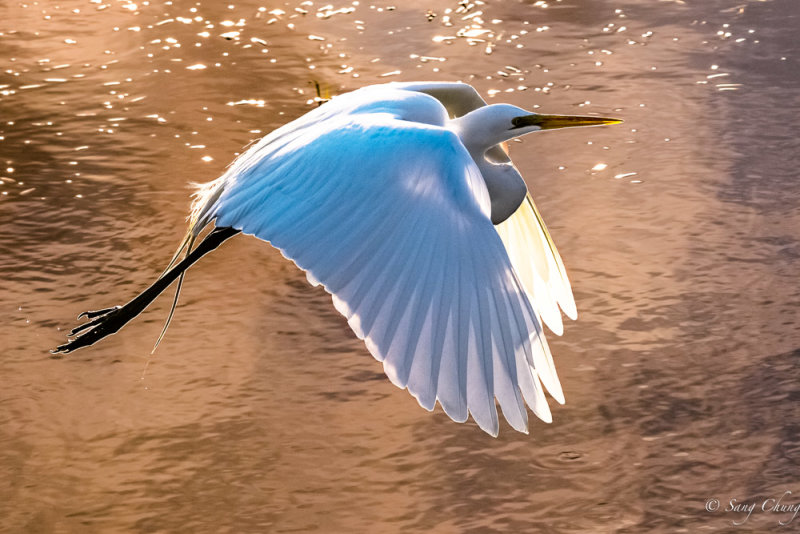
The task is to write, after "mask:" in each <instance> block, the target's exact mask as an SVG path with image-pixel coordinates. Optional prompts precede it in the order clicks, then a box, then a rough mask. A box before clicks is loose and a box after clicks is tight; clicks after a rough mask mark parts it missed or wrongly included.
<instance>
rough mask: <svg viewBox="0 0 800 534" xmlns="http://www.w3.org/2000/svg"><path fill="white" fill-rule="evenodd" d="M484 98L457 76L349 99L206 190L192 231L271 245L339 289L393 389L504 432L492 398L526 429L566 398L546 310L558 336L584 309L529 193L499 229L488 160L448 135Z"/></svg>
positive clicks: (316, 279)
mask: <svg viewBox="0 0 800 534" xmlns="http://www.w3.org/2000/svg"><path fill="white" fill-rule="evenodd" d="M424 93H427V94H424ZM484 105H485V102H484V101H483V100H482V99H481V98H480V96H479V95H478V94H477V92H475V90H474V89H473V88H472V87H470V86H468V85H465V84H458V83H410V84H387V85H382V86H371V87H366V88H363V89H360V90H358V91H354V92H352V93H348V94H345V95H342V96H339V97H336V98H334V99H332V100H331V101H330V102H328V103H326V104H324V105H322V106H321V107H319V108H317V109H315V110H313V111H311V112H309V113H307V114H306V115H304V116H303V117H300V118H299V119H297V120H295V121H293V122H291V123H289V124H287V125H285V126H283V127H281V128H279V129H278V130H275V131H274V132H272V133H271V134H269V135H267V136H266V137H265V138H264V139H262V140H261V141H259V142H258V143H256V144H255V145H254V146H253V147H251V148H250V149H249V150H247V151H246V152H245V153H244V154H242V155H241V156H240V157H239V158H238V159H237V160H236V161H235V162H234V163H233V164H232V165H231V167H230V168H229V169H228V171H227V172H226V173H225V174H224V175H223V176H221V177H220V178H219V179H218V180H216V181H214V182H212V183H211V184H208V185H206V186H204V187H203V188H202V189H201V190H200V191H199V193H198V196H197V199H196V201H195V204H194V207H193V214H192V231H193V232H194V233H195V235H196V234H197V233H199V232H200V230H201V229H202V228H203V227H204V226H206V225H208V224H209V223H211V222H214V224H216V226H218V227H224V226H231V227H233V228H235V229H240V230H242V231H243V232H244V233H246V234H253V235H255V236H257V237H259V238H261V239H263V240H265V241H269V242H270V243H271V244H272V245H273V246H275V247H277V248H278V249H280V250H281V252H282V253H283V254H284V255H285V256H286V257H287V258H289V259H291V260H292V261H294V262H295V263H296V264H297V265H298V266H299V267H300V268H301V269H304V270H305V271H306V272H307V275H308V278H309V281H310V282H312V283H321V284H322V285H323V286H324V287H325V289H326V290H327V291H328V292H329V293H331V295H332V297H333V303H334V306H335V307H336V309H337V310H338V311H339V312H340V313H342V314H343V315H344V316H345V317H346V318H347V321H348V324H349V325H350V327H351V328H352V329H353V331H354V332H355V333H356V335H357V336H358V337H360V338H362V339H363V340H364V341H365V343H366V346H367V348H368V350H369V351H370V353H371V354H372V355H373V356H374V357H375V358H376V359H377V360H379V361H382V362H383V364H384V369H385V371H386V373H387V375H388V376H389V379H390V380H391V381H392V382H393V383H394V384H395V385H397V386H398V387H401V388H408V390H409V392H410V393H411V394H412V395H413V396H414V397H416V398H417V400H418V401H419V403H420V405H422V406H423V407H425V408H426V409H428V410H432V409H433V408H434V405H435V403H436V401H438V402H439V403H440V404H441V406H442V408H443V409H444V410H445V412H446V413H447V414H448V415H449V416H450V417H451V418H453V419H454V420H456V421H465V420H466V419H467V417H468V415H469V414H471V415H472V417H473V418H474V419H475V421H476V422H477V423H478V425H479V426H480V427H481V428H482V429H483V430H485V431H486V432H488V433H490V434H492V435H497V433H498V429H499V420H498V414H497V410H496V407H495V406H496V405H495V399H497V402H498V403H499V405H500V407H501V409H502V412H503V415H504V416H505V418H506V420H507V421H508V422H509V423H510V424H511V426H512V427H513V428H515V429H517V430H519V431H521V432H527V424H528V422H527V419H528V416H527V410H526V409H525V405H526V404H527V405H528V406H529V407H530V408H531V410H532V411H533V412H534V413H535V414H536V415H537V416H538V417H539V418H541V419H543V420H544V421H548V422H549V421H551V415H550V410H549V408H548V405H547V401H546V400H545V397H544V392H543V387H542V385H544V388H546V389H547V390H548V391H549V392H550V394H551V395H552V396H553V397H554V398H555V399H556V400H557V401H558V402H561V403H563V402H564V397H563V393H562V390H561V385H560V383H559V380H558V376H557V374H556V371H555V367H554V365H553V360H552V356H551V354H550V350H549V348H548V346H547V343H546V341H545V339H544V333H543V330H542V323H541V321H540V317H541V319H543V320H544V321H545V323H546V324H547V325H548V326H549V327H550V328H551V329H552V330H553V331H554V332H555V333H557V334H559V335H560V334H561V331H562V329H563V327H562V322H561V315H560V311H559V306H560V307H561V309H563V310H564V312H565V313H566V314H567V315H568V316H569V317H571V318H573V319H574V318H575V316H576V311H575V303H574V300H573V298H572V291H571V289H570V285H569V281H568V279H567V276H566V272H565V270H564V266H563V264H562V262H561V259H560V257H559V256H558V252H557V251H556V249H555V246H554V245H553V242H552V240H551V239H550V236H549V234H548V233H547V230H546V228H545V226H544V223H543V222H542V220H541V217H540V216H539V214H538V212H537V211H536V208H535V206H534V204H533V201H532V200H531V199H530V196H527V197H526V198H525V200H524V202H522V205H521V206H520V208H519V209H518V210H517V211H516V212H515V213H514V214H513V215H512V216H511V217H510V218H509V219H508V220H506V221H505V222H503V223H501V224H500V225H499V226H494V225H493V224H492V223H491V220H490V210H491V207H490V198H489V194H488V192H487V188H486V184H485V180H484V176H483V175H482V174H481V170H480V169H479V165H478V164H477V163H476V161H475V160H474V159H473V157H472V156H471V155H470V153H469V152H468V151H467V149H465V147H464V145H463V144H462V143H461V140H460V138H459V136H458V133H457V132H456V131H454V129H452V128H448V124H449V123H450V119H451V118H452V117H455V116H460V115H463V114H465V113H468V112H469V111H472V110H474V109H476V108H479V107H482V106H484ZM511 136H512V135H509V137H511ZM497 150H499V149H492V151H493V152H492V153H493V154H494V153H495V152H496V151H497ZM495 155H497V154H495ZM497 159H500V160H502V159H503V157H502V156H498V157H497ZM505 159H506V160H507V158H505ZM498 164H503V165H511V164H510V161H505V162H501V163H498ZM482 166H484V165H482ZM513 170H514V172H516V170H515V169H513ZM520 179H521V178H520Z"/></svg>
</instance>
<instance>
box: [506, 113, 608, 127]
mask: <svg viewBox="0 0 800 534" xmlns="http://www.w3.org/2000/svg"><path fill="white" fill-rule="evenodd" d="M621 122H622V119H612V118H608V117H587V116H581V115H540V114H539V113H535V114H533V115H523V116H522V117H516V118H515V119H514V120H512V121H511V123H512V124H513V125H514V128H524V127H525V126H538V127H539V128H541V129H542V130H554V129H556V128H572V127H574V126H602V125H604V124H619V123H621Z"/></svg>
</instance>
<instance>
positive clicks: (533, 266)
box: [391, 82, 578, 336]
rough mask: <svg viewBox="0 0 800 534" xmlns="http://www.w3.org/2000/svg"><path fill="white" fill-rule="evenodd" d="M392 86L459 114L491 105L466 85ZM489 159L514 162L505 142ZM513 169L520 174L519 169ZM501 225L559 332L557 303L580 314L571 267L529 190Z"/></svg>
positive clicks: (537, 302)
mask: <svg viewBox="0 0 800 534" xmlns="http://www.w3.org/2000/svg"><path fill="white" fill-rule="evenodd" d="M391 85H392V86H393V87H397V88H399V89H405V90H408V91H417V92H420V93H425V94H428V95H430V96H432V97H434V98H436V99H437V100H439V101H440V102H441V104H442V105H443V106H444V107H445V109H447V112H448V113H449V114H450V116H451V117H460V116H462V115H465V114H467V113H469V112H470V111H472V110H474V109H477V108H479V107H482V106H485V105H486V101H485V100H483V98H481V96H480V94H479V93H478V92H477V91H476V90H475V89H474V88H473V87H472V86H470V85H467V84H465V83H459V82H399V83H393V84H391ZM486 157H487V158H488V159H489V160H490V161H491V162H492V163H495V164H503V165H512V166H513V164H512V163H511V159H510V158H509V157H508V154H507V153H506V151H505V150H504V148H503V147H501V146H500V145H496V146H493V147H492V148H490V149H489V150H488V151H487V153H486ZM513 172H517V173H518V171H517V170H516V168H514V169H513ZM521 179H522V177H521V176H520V180H521ZM496 228H497V232H498V233H499V234H500V237H501V238H502V239H503V243H504V244H505V246H506V250H507V251H508V255H509V257H510V258H511V263H512V265H513V266H514V269H515V270H516V272H517V274H518V275H519V277H520V279H521V280H522V285H523V287H524V288H525V290H526V291H527V293H528V296H529V297H530V300H531V302H532V303H533V305H534V308H535V309H536V311H537V312H538V313H539V314H540V315H541V317H542V319H543V320H544V322H545V324H546V325H547V326H548V327H549V328H550V329H551V330H552V331H553V332H554V333H555V334H556V335H559V336H560V335H561V334H562V333H563V330H564V325H563V322H562V321H561V312H560V311H559V309H558V307H559V306H561V309H562V310H563V311H564V313H565V314H566V315H567V316H568V317H569V318H570V319H573V320H574V319H576V318H577V316H578V313H577V310H576V308H575V300H574V299H573V296H572V288H571V287H570V283H569V279H568V278H567V271H566V269H565V268H564V264H563V262H562V261H561V257H560V256H559V254H558V250H556V246H555V243H553V240H552V238H551V237H550V234H549V232H548V231H547V227H546V226H545V224H544V220H543V219H542V217H541V215H540V214H539V211H538V210H537V209H536V205H535V204H534V203H533V198H531V195H530V193H528V195H527V197H526V198H525V200H524V201H523V203H522V205H521V206H520V207H519V208H518V209H517V211H516V212H515V213H514V214H513V215H512V216H511V217H510V218H509V219H508V220H506V221H504V222H503V223H501V224H499V225H498V226H497V227H496Z"/></svg>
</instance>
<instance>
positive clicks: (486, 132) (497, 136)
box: [454, 104, 622, 152]
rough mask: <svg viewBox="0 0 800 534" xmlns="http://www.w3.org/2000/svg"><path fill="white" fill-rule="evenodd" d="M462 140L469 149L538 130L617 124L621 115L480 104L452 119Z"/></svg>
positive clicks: (478, 148)
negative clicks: (558, 112) (553, 112)
mask: <svg viewBox="0 0 800 534" xmlns="http://www.w3.org/2000/svg"><path fill="white" fill-rule="evenodd" d="M454 122H455V123H457V125H456V130H457V131H458V134H459V136H460V137H461V140H462V142H463V143H464V144H465V146H467V148H468V149H469V150H470V151H471V152H472V151H473V150H475V151H485V150H486V149H488V148H489V147H491V146H494V145H496V144H498V143H502V142H503V141H508V140H509V139H512V138H514V137H519V136H522V135H525V134H528V133H531V132H536V131H539V130H555V129H558V128H572V127H576V126H602V125H605V124H619V123H621V122H622V120H621V119H613V118H608V117H592V116H583V115H546V114H543V113H532V112H530V111H527V110H525V109H522V108H520V107H517V106H512V105H511V104H491V105H488V106H483V107H480V108H478V109H476V110H474V111H471V112H470V113H467V114H466V115H464V116H463V117H460V118H459V119H455V121H454Z"/></svg>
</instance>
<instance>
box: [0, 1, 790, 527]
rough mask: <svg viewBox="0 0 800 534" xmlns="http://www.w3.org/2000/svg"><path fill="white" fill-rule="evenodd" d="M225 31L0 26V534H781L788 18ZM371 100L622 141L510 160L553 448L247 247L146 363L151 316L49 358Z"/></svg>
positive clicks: (355, 16) (199, 19) (103, 18)
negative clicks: (555, 258) (229, 200)
mask: <svg viewBox="0 0 800 534" xmlns="http://www.w3.org/2000/svg"><path fill="white" fill-rule="evenodd" d="M230 1H231V3H230V4H228V3H225V2H209V1H206V2H191V1H183V0H174V1H166V2H164V1H161V0H150V1H141V2H136V1H135V0H132V1H127V0H126V1H120V0H90V1H86V0H61V1H59V2H51V1H45V0H39V1H26V0H14V1H11V2H4V3H2V4H0V160H1V161H0V349H2V350H0V531H3V532H13V533H17V532H21V533H49V532H69V533H107V532H197V533H224V532H231V533H248V532H311V531H317V532H368V533H384V532H386V533H390V532H436V533H457V532H458V533H460V532H470V533H472V532H475V533H478V532H480V533H482V532H497V533H506V532H553V533H556V532H557V533H578V532H582V533H583V532H585V533H599V532H627V533H640V532H668V533H672V532H692V533H694V532H722V531H731V530H736V529H738V530H736V531H754V532H767V531H771V530H777V529H779V528H783V530H782V531H783V532H790V531H795V529H797V528H800V527H798V525H800V517H798V518H797V519H795V520H794V521H793V522H791V521H792V517H793V516H792V512H791V511H789V512H783V513H780V512H779V511H772V512H770V511H763V510H762V509H761V504H762V502H763V501H764V500H765V499H768V498H778V497H781V495H784V494H785V492H787V491H790V492H793V493H792V494H788V495H787V496H786V497H784V502H785V503H786V504H795V505H796V504H798V503H800V467H799V466H798V463H799V462H800V423H798V404H797V403H798V400H800V393H798V391H800V386H799V385H798V384H800V364H799V363H798V358H800V289H799V287H800V284H799V283H798V282H799V281H800V208H798V206H800V185H799V184H798V174H799V173H798V165H799V164H800V160H799V159H798V154H800V141H798V139H800V135H799V134H800V131H799V128H798V120H800V97H798V94H799V93H798V86H800V63H799V62H798V58H800V40H798V39H797V37H796V31H797V28H798V27H800V4H798V3H797V1H796V0H764V1H758V0H703V1H701V0H673V1H661V2H657V1H654V0H620V1H616V0H561V1H559V0H547V1H546V2H545V1H533V0H528V1H521V0H508V1H486V2H483V1H480V0H464V1H462V2H456V1H455V0H453V1H449V2H448V1H439V2H437V1H432V0H431V1H429V2H423V1H420V0H410V1H408V0H404V1H402V2H400V1H398V2H396V3H393V2H388V1H384V0H379V1H376V2H371V1H370V0H358V1H348V2H339V1H338V0H332V1H334V2H335V3H332V4H328V3H327V1H326V2H322V1H316V0H314V1H302V2H301V1H298V0H294V1H293V2H290V3H281V2H269V1H266V0H265V1H258V0H244V1H235V3H234V0H230ZM392 80H398V81H399V80H404V81H408V80H462V81H466V82H468V83H471V84H473V85H474V86H475V87H476V88H478V89H479V90H480V91H481V93H482V94H484V95H486V96H487V98H488V100H489V101H490V102H510V103H513V104H516V105H519V106H522V107H526V108H528V109H540V110H542V111H544V112H549V113H566V114H587V113H597V114H599V115H601V116H619V117H621V118H624V119H625V123H624V124H623V125H620V126H615V127H608V128H594V129H574V130H571V131H556V132H543V133H541V134H534V135H530V136H528V137H526V138H525V139H524V141H523V142H520V143H518V144H517V143H512V144H511V155H512V157H513V158H514V160H515V162H516V163H517V165H518V167H519V168H520V169H521V170H522V172H523V174H524V175H525V177H526V180H527V182H528V185H529V187H530V189H531V190H532V191H533V193H534V196H535V198H536V199H537V202H538V203H539V205H540V208H541V210H542V212H543V215H544V217H545V218H546V219H547V221H548V223H549V225H550V227H551V231H552V233H553V236H554V238H555V240H556V242H557V243H558V245H559V248H560V251H561V254H562V256H563V257H564V260H565V263H566V265H567V268H568V270H569V273H570V277H571V280H572V282H573V287H574V290H575V295H576V300H577V303H578V309H579V314H580V317H579V320H578V322H576V323H571V324H568V325H566V332H565V334H564V336H563V337H561V338H557V337H556V336H554V335H550V336H549V340H550V343H551V347H552V349H553V353H554V354H555V358H556V363H557V366H558V369H559V374H560V377H561V380H562V383H563V385H564V389H565V394H566V397H567V404H566V405H565V406H556V405H554V406H553V410H554V414H553V415H554V420H555V421H554V423H553V424H551V425H547V424H544V423H541V422H539V421H536V422H533V423H532V428H531V435H529V436H526V435H522V434H518V433H516V432H514V431H513V430H512V429H511V428H510V427H509V426H507V424H505V423H503V424H502V425H501V430H500V437H499V438H497V439H493V438H491V437H489V436H487V435H486V434H484V433H483V432H481V431H480V430H479V429H478V428H477V426H476V425H475V424H474V423H472V422H469V423H467V424H464V425H459V424H456V423H454V422H452V421H450V420H449V419H448V418H447V416H445V415H444V414H443V413H442V411H441V409H438V408H437V410H436V411H435V412H434V413H433V414H430V413H428V412H426V411H425V410H423V409H422V408H420V407H419V406H418V405H417V403H416V402H415V400H414V399H413V398H412V397H411V396H410V395H408V393H407V392H404V391H401V390H399V389H397V388H395V387H394V386H392V385H391V384H390V383H389V381H388V380H387V379H386V378H385V376H384V375H383V372H382V368H381V365H380V364H379V363H378V362H376V361H374V360H373V359H372V358H371V357H370V356H369V354H368V353H367V351H366V349H365V348H364V346H363V344H362V343H361V342H360V341H359V340H357V339H356V338H355V336H354V335H353V334H352V333H351V331H350V330H349V328H348V327H347V325H346V323H345V321H344V319H343V318H342V317H341V316H339V315H338V314H337V313H336V312H335V311H334V309H333V307H332V306H331V303H330V298H329V296H328V295H327V294H326V293H325V292H324V291H323V290H322V289H321V288H312V287H310V286H309V285H308V284H307V283H306V280H305V276H304V275H303V273H302V272H300V271H298V270H297V269H296V268H295V267H294V266H293V265H291V264H290V263H289V262H287V261H286V260H284V259H283V258H282V257H281V255H280V254H279V253H278V252H276V251H275V250H273V249H271V248H270V247H269V246H267V245H266V244H264V243H263V242H259V241H257V240H256V239H254V238H247V237H241V236H240V237H237V238H235V239H233V240H232V241H231V242H230V243H228V244H226V245H224V246H223V247H221V248H220V249H219V250H218V251H217V252H215V253H214V254H211V255H210V256H209V257H208V258H206V259H204V260H203V261H202V262H200V263H199V264H198V265H197V266H196V267H195V268H193V269H192V270H191V272H190V273H189V276H188V277H187V282H186V284H185V286H184V293H183V296H182V301H181V305H180V307H179V308H178V311H177V313H176V317H175V320H174V322H173V324H172V326H171V328H170V330H169V332H168V334H167V336H166V338H165V340H164V342H163V343H162V345H161V346H160V347H159V350H158V351H157V353H156V354H155V355H154V356H152V357H151V356H150V349H151V348H152V345H153V342H154V341H155V339H156V337H157V336H158V333H159V331H160V328H161V326H162V324H163V321H164V319H165V317H166V314H167V310H168V307H169V298H164V299H161V300H159V301H157V303H156V304H155V305H153V306H152V307H151V308H150V309H148V310H147V311H146V312H145V313H144V314H143V315H142V316H141V317H139V318H138V319H137V320H136V321H134V322H133V323H131V324H130V325H129V326H128V327H126V328H125V329H124V330H123V331H122V332H120V333H119V334H118V335H115V336H113V337H111V338H109V339H107V340H105V341H104V342H102V343H100V344H98V345H96V346H94V347H91V348H89V349H85V350H82V351H79V352H76V353H74V354H71V355H68V356H66V357H63V358H54V357H51V356H50V354H49V353H48V350H49V349H51V348H52V347H54V346H56V345H57V344H60V343H62V342H63V341H64V340H65V336H66V332H67V331H68V330H69V328H71V327H72V326H74V324H75V322H74V318H75V316H76V315H77V314H78V313H79V312H82V311H84V310H86V309H96V308H99V307H106V306H110V305H114V304H121V303H124V302H125V301H127V300H128V299H130V298H131V297H133V296H134V295H135V294H136V293H137V292H138V291H139V290H140V289H142V288H144V287H146V286H147V285H148V284H149V283H150V282H151V281H152V280H153V279H154V277H155V276H157V275H158V274H159V273H160V272H161V269H163V267H164V266H165V265H166V263H167V261H168V259H169V257H170V256H171V254H172V252H173V251H174V249H175V247H176V246H177V244H178V242H179V240H180V238H181V237H182V235H183V232H184V229H185V224H186V223H185V216H186V211H187V208H188V195H189V193H190V189H188V188H187V184H188V183H189V182H202V181H207V180H210V179H213V178H214V177H216V176H218V175H219V173H220V172H222V170H223V169H224V168H225V166H226V165H227V163H228V162H230V161H231V160H232V159H233V158H234V156H235V155H236V154H237V153H238V152H240V151H241V150H242V148H243V147H244V146H246V145H247V144H248V143H250V142H251V141H252V140H254V139H257V138H258V137H260V136H261V135H263V134H265V133H267V132H269V131H270V130H271V129H273V128H276V127H278V126H280V125H281V124H283V123H285V122H288V121H289V120H291V119H293V118H295V117H298V116H300V115H302V114H303V113H305V112H306V111H308V110H310V109H312V108H313V106H315V105H316V104H315V103H314V97H316V96H317V91H316V88H315V87H316V85H318V86H319V87H320V90H321V92H322V94H323V95H327V94H337V93H341V92H345V91H348V90H352V89H355V88H357V87H360V86H362V85H367V84H372V83H381V82H386V81H392ZM315 84H316V85H315ZM714 498H716V499H719V501H720V502H721V505H720V508H719V509H718V510H716V511H714V510H712V511H707V507H710V508H712V509H713V504H712V505H709V502H710V501H709V499H714ZM731 499H737V502H743V503H753V502H755V503H758V505H757V507H756V509H755V511H753V512H752V513H751V514H750V515H749V516H748V515H747V513H746V512H742V511H735V510H727V511H726V509H727V508H730V507H731ZM743 521H744V522H743ZM781 521H782V522H787V521H789V522H790V524H789V525H787V526H785V527H780V525H779V522H781ZM734 522H743V524H742V525H741V526H739V527H735V526H734V525H733V523H734Z"/></svg>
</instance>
